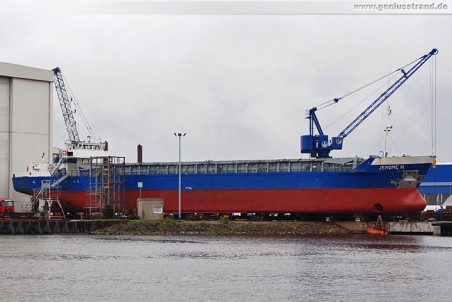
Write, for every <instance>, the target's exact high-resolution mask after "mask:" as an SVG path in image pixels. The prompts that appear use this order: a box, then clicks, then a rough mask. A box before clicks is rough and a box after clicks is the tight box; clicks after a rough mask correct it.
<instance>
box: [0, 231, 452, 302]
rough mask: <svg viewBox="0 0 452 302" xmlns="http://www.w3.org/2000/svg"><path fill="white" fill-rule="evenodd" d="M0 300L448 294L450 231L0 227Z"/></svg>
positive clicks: (417, 297) (418, 297) (426, 297)
mask: <svg viewBox="0 0 452 302" xmlns="http://www.w3.org/2000/svg"><path fill="white" fill-rule="evenodd" d="M0 244H1V249H0V270H1V275H0V276H1V277H0V279H1V284H2V290H1V295H2V296H1V300H2V301H32V300H36V301H39V300H41V301H326V300H331V301H432V300H438V301H441V300H442V301H450V299H451V287H450V284H452V270H451V269H450V259H452V238H451V237H438V236H385V237H379V236H376V237H375V236H364V235H356V236H339V237H332V236H321V237H315V236H313V237H296V238H294V237H283V238H281V237H156V236H147V237H138V236H137V237H135V236H132V237H129V236H127V237H124V236H108V237H100V236H91V235H44V236H43V235H41V236H26V235H8V236H0Z"/></svg>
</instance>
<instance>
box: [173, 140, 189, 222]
mask: <svg viewBox="0 0 452 302" xmlns="http://www.w3.org/2000/svg"><path fill="white" fill-rule="evenodd" d="M186 134H187V133H184V134H182V133H180V132H179V133H177V134H176V132H174V135H175V136H177V137H179V217H178V219H181V218H182V172H181V167H182V165H181V139H182V136H185V135H186Z"/></svg>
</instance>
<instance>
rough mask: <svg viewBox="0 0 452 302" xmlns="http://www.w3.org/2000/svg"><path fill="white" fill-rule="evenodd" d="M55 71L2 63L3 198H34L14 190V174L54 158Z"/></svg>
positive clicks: (0, 156)
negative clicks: (53, 98)
mask: <svg viewBox="0 0 452 302" xmlns="http://www.w3.org/2000/svg"><path fill="white" fill-rule="evenodd" d="M52 94H53V72H52V71H51V70H44V69H38V68H32V67H26V66H20V65H15V64H9V63H2V62H0V197H3V198H6V197H9V198H11V199H13V200H14V201H15V202H16V211H21V210H22V208H21V207H22V206H23V205H25V204H26V203H27V202H29V200H30V197H29V196H27V195H24V194H20V193H17V192H15V191H14V188H13V185H12V175H13V174H14V173H20V172H25V170H26V167H27V164H29V163H34V162H49V160H50V159H51V157H52V110H53V109H52Z"/></svg>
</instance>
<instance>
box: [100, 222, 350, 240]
mask: <svg viewBox="0 0 452 302" xmlns="http://www.w3.org/2000/svg"><path fill="white" fill-rule="evenodd" d="M92 234H96V235H164V236H184V235H203V236H298V235H344V234H350V231H348V230H346V229H345V228H342V227H340V226H337V225H335V224H333V223H328V222H298V221H297V222H293V221H265V222H255V221H253V222H250V221H228V220H227V221H180V220H170V219H166V220H159V221H149V220H130V221H123V222H118V223H115V224H112V225H109V226H107V227H103V228H97V229H96V231H94V232H92Z"/></svg>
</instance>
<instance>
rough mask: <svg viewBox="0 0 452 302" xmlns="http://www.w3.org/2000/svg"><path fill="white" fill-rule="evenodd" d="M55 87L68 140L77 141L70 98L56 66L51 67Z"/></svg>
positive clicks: (59, 70)
mask: <svg viewBox="0 0 452 302" xmlns="http://www.w3.org/2000/svg"><path fill="white" fill-rule="evenodd" d="M52 71H53V78H54V84H55V89H56V92H57V95H58V100H59V101H60V107H61V111H62V112H63V118H64V123H65V124H66V131H67V133H68V135H69V140H70V141H71V142H73V143H76V142H79V141H80V137H79V135H78V130H77V124H76V121H75V118H74V112H73V111H72V108H71V103H72V99H70V98H69V95H68V93H67V90H66V85H65V83H64V80H63V75H62V74H61V69H60V68H59V67H56V68H54V69H52Z"/></svg>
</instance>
